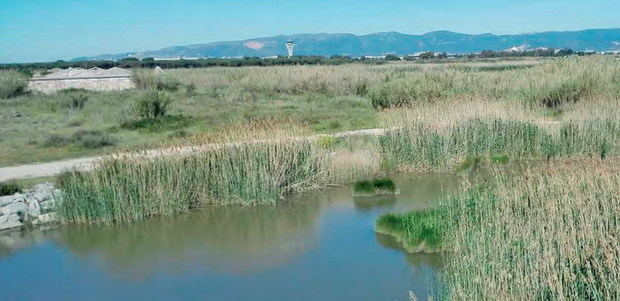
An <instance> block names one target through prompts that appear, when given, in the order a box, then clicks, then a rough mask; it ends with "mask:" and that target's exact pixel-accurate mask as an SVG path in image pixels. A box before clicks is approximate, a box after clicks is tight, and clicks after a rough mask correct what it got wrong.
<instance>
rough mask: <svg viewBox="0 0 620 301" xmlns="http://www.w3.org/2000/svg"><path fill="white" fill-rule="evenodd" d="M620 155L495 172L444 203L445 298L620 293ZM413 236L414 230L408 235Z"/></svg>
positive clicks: (609, 297) (543, 297)
mask: <svg viewBox="0 0 620 301" xmlns="http://www.w3.org/2000/svg"><path fill="white" fill-rule="evenodd" d="M617 163H618V162H617V160H606V161H597V160H571V161H566V163H562V162H559V163H557V162H554V163H553V164H549V165H548V166H544V167H539V168H533V169H531V170H530V171H528V172H527V173H526V174H525V175H520V176H506V175H501V174H499V173H497V174H495V175H494V177H493V178H492V179H491V181H490V182H489V183H488V184H487V185H485V186H478V187H475V186H474V187H470V188H467V187H465V190H464V192H463V193H462V194H461V195H458V196H456V197H454V198H451V199H448V200H447V201H446V202H444V203H443V205H442V206H441V208H443V209H444V210H445V212H446V215H445V218H443V219H442V223H444V224H445V227H444V231H445V232H444V234H445V235H444V236H443V238H444V243H445V244H444V246H445V247H446V249H447V250H449V252H447V253H446V258H447V265H446V267H445V268H444V271H443V278H444V279H443V286H444V288H445V290H444V291H443V292H440V296H439V297H440V299H444V298H445V299H459V300H497V299H502V300H562V299H566V300H616V299H618V298H620V291H619V290H618V287H619V286H620V244H619V243H618V241H619V239H620V236H619V233H620V217H618V214H617V212H618V210H620V176H619V174H620V173H618V168H617ZM407 237H409V236H407Z"/></svg>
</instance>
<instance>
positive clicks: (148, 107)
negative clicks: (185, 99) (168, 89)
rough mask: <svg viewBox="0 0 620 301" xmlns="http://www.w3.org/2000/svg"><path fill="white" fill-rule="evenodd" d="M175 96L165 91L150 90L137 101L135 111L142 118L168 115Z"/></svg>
mask: <svg viewBox="0 0 620 301" xmlns="http://www.w3.org/2000/svg"><path fill="white" fill-rule="evenodd" d="M172 101H173V98H172V97H171V96H170V95H169V94H167V93H164V92H159V91H148V92H146V93H145V94H144V95H142V96H141V97H140V98H138V100H137V101H136V103H135V106H134V111H135V112H136V114H137V115H138V117H140V118H141V119H149V118H152V119H157V118H160V117H164V116H166V113H167V112H168V107H169V106H170V104H171V103H172Z"/></svg>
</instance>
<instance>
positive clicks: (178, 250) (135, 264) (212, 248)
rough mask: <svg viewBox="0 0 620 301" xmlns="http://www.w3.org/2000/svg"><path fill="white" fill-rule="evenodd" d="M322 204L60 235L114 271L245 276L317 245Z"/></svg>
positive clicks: (202, 214) (238, 210)
mask: <svg viewBox="0 0 620 301" xmlns="http://www.w3.org/2000/svg"><path fill="white" fill-rule="evenodd" d="M320 206H321V202H319V201H307V202H294V203H289V204H285V205H280V206H269V207H264V206H260V207H224V208H222V207H219V208H218V207H213V208H205V209H202V210H198V211H195V212H192V213H190V214H187V215H184V216H178V217H173V218H167V219H162V218H160V219H152V220H148V221H145V222H141V223H137V224H135V225H131V226H106V227H101V226H98V227H70V228H67V229H64V230H62V231H59V232H58V233H56V235H55V238H56V239H57V240H58V241H59V242H60V243H61V244H62V245H63V246H66V247H67V248H68V249H69V250H70V251H71V252H72V253H75V254H79V255H81V256H82V257H84V258H87V257H90V256H92V255H97V257H98V259H99V260H100V261H101V262H102V263H103V264H104V266H105V268H106V269H107V270H109V271H110V272H112V273H114V274H118V275H125V276H127V275H130V276H131V277H133V278H142V277H147V276H148V275H149V274H151V273H153V272H156V271H157V270H176V271H178V272H182V271H183V270H187V269H196V268H201V266H202V268H209V269H213V270H215V271H217V272H226V273H232V274H244V273H250V272H255V271H257V270H261V269H265V268H269V267H273V266H277V265H281V264H284V263H286V262H288V261H290V260H291V259H292V258H294V257H295V256H298V255H299V254H300V253H302V252H304V251H305V250H308V249H310V248H313V247H314V246H316V245H317V242H318V238H317V236H316V231H315V228H316V220H317V217H318V215H319V212H320ZM188 265H189V266H188Z"/></svg>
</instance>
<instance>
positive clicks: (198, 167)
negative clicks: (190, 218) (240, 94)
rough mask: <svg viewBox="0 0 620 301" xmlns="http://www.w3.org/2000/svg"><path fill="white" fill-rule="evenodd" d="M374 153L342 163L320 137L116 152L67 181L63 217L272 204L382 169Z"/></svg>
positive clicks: (95, 218) (94, 218) (130, 216)
mask: <svg viewBox="0 0 620 301" xmlns="http://www.w3.org/2000/svg"><path fill="white" fill-rule="evenodd" d="M373 156H374V155H373V154H372V153H371V152H360V153H358V155H357V156H352V157H351V156H348V155H345V156H344V157H345V158H346V159H347V160H343V161H340V159H342V158H343V155H342V154H340V153H339V152H337V151H333V150H330V149H329V148H326V147H323V146H321V145H320V144H319V143H317V141H315V140H310V139H292V138H281V139H273V140H269V141H264V142H259V141H257V142H248V143H229V144H221V145H220V146H214V147H211V148H206V149H199V150H196V151H192V152H186V153H184V154H177V155H172V156H155V157H153V156H151V157H148V156H139V155H137V154H132V155H127V156H122V155H116V156H113V157H110V158H107V159H104V160H103V161H102V162H100V163H99V164H98V166H97V168H95V169H94V170H92V171H87V172H86V171H85V172H70V173H68V174H66V175H65V176H64V177H63V178H62V189H63V195H62V201H61V203H60V204H61V205H60V206H59V214H60V216H62V217H63V219H64V220H65V221H66V222H69V223H97V222H102V223H123V222H130V221H133V220H139V219H144V218H148V217H151V216H156V215H172V214H176V213H182V212H186V211H188V210H190V209H192V208H195V207H198V206H204V205H208V204H217V205H234V204H242V205H256V204H266V205H272V204H275V203H277V202H278V201H279V200H281V199H282V198H283V197H284V196H287V195H289V194H290V193H292V192H298V191H303V190H306V189H311V188H317V187H323V186H325V185H328V184H335V183H346V181H350V180H351V179H358V178H363V177H370V176H372V175H373V174H374V173H375V172H377V171H378V163H377V164H373V162H377V161H376V160H374V161H373V159H372V158H373ZM345 161H346V162H345ZM343 164H345V165H346V168H342V167H343ZM356 164H357V165H356Z"/></svg>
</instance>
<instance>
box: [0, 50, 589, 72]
mask: <svg viewBox="0 0 620 301" xmlns="http://www.w3.org/2000/svg"><path fill="white" fill-rule="evenodd" d="M590 54H593V53H590V52H583V51H573V50H572V49H559V50H556V49H553V48H545V49H542V48H541V49H534V50H526V51H496V50H484V51H481V52H479V53H472V54H453V55H449V54H447V53H445V52H441V53H440V52H432V51H427V52H422V53H420V54H418V55H415V56H414V55H409V56H404V57H401V56H398V55H395V54H388V55H386V56H384V57H382V58H377V57H372V58H369V57H364V56H362V57H360V58H352V57H350V56H342V55H334V56H331V57H324V56H294V57H290V58H289V57H276V58H259V57H243V58H200V59H176V60H155V59H154V58H143V59H138V58H124V59H120V60H117V61H112V60H101V61H76V62H73V61H62V60H60V61H56V62H48V63H25V64H0V70H1V69H13V70H19V71H21V72H24V73H32V71H33V70H42V69H53V68H69V67H73V68H76V67H81V68H86V69H89V68H93V67H99V68H102V69H109V68H112V67H120V68H155V67H156V66H159V67H161V68H202V67H243V66H285V65H341V64H349V63H355V62H363V63H369V64H382V63H385V62H389V61H401V60H406V61H414V60H443V59H447V58H502V57H562V56H569V55H581V56H583V55H590Z"/></svg>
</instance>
